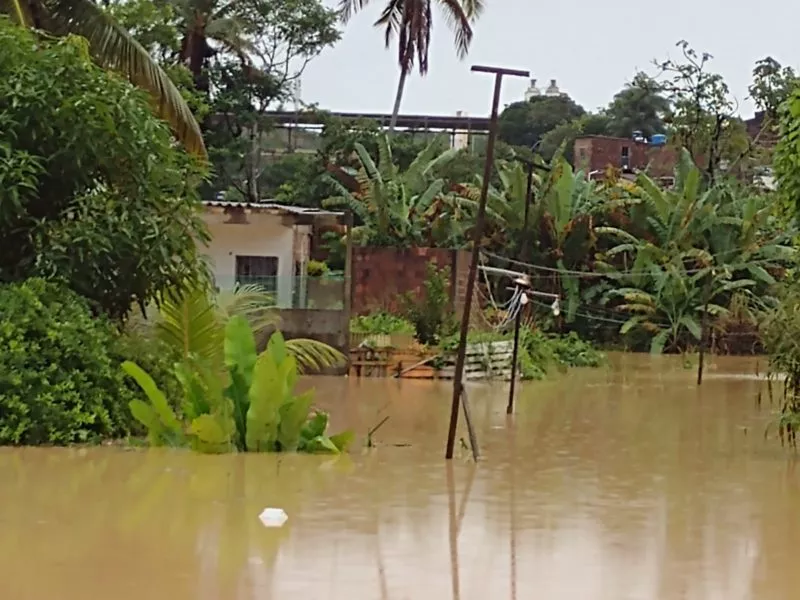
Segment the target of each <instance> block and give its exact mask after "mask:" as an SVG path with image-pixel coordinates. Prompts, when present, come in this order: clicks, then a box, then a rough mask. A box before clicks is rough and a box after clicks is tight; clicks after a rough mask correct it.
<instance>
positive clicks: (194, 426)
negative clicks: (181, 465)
mask: <svg viewBox="0 0 800 600" xmlns="http://www.w3.org/2000/svg"><path fill="white" fill-rule="evenodd" d="M224 345H225V348H224V363H225V372H224V373H219V372H217V371H216V370H215V369H214V368H212V367H211V366H209V365H206V364H204V363H202V362H200V361H197V360H193V361H192V360H188V361H184V362H181V363H178V364H177V365H176V367H175V374H176V377H177V379H178V381H180V383H181V386H182V388H183V392H184V397H183V402H182V404H181V412H182V416H181V417H179V416H178V415H177V414H176V412H175V411H174V410H173V408H172V406H171V405H170V403H169V402H168V400H167V398H166V396H165V394H164V393H163V392H162V391H161V390H160V389H158V387H157V386H156V384H155V383H154V382H153V379H152V378H151V377H150V376H149V375H148V374H147V373H146V372H145V371H144V370H142V369H141V368H140V367H139V366H138V365H136V364H135V363H132V362H126V363H124V364H123V369H124V370H125V372H126V373H127V374H128V375H130V376H131V377H132V378H133V379H134V380H135V381H136V382H137V383H138V384H139V387H141V388H142V390H143V391H144V393H145V394H146V396H147V399H148V400H149V402H145V401H144V400H139V399H137V400H133V401H131V403H130V409H131V412H132V414H133V416H134V417H135V418H136V419H137V420H138V421H140V422H141V423H142V424H143V425H144V426H145V427H146V428H147V432H148V440H149V441H150V443H151V444H152V445H154V446H185V445H189V446H191V447H192V448H193V449H195V450H197V451H199V452H205V453H221V452H231V451H240V452H295V451H298V452H312V453H314V452H328V453H333V454H338V453H340V452H342V451H344V450H345V449H346V448H347V446H348V445H349V444H350V442H351V441H352V438H353V435H352V433H351V432H344V433H340V434H338V435H333V436H328V434H327V428H328V414H327V413H325V412H322V411H319V410H317V411H314V410H312V406H311V404H312V401H313V398H314V392H313V390H309V391H307V392H305V393H302V394H296V393H295V391H294V390H295V386H296V384H297V378H298V370H297V362H296V360H295V358H294V357H293V356H291V355H289V354H288V352H287V350H286V345H285V343H284V341H283V336H281V334H280V333H278V332H276V333H274V334H273V335H272V337H271V338H270V340H269V343H268V344H267V349H266V351H265V352H263V353H262V354H260V355H259V354H258V353H257V352H256V344H255V339H254V336H253V332H252V330H251V329H250V325H249V324H248V322H247V321H246V320H245V319H244V317H240V316H235V317H232V318H231V319H230V320H229V322H228V324H227V325H226V327H225V341H224Z"/></svg>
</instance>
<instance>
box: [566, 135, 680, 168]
mask: <svg viewBox="0 0 800 600" xmlns="http://www.w3.org/2000/svg"><path fill="white" fill-rule="evenodd" d="M677 160H678V152H677V150H676V149H675V148H673V147H671V146H667V145H665V144H661V145H654V144H649V143H647V142H645V141H640V140H634V139H631V138H620V137H609V136H603V135H587V136H583V137H579V138H577V139H576V140H575V168H577V169H581V170H582V171H584V172H585V173H587V174H589V176H590V178H591V179H602V178H603V173H604V172H605V171H606V169H608V168H609V167H613V168H615V169H619V170H620V171H622V173H623V175H624V174H631V175H632V174H634V173H637V172H639V171H645V170H646V171H647V173H648V174H649V175H650V176H651V177H654V178H656V179H670V178H672V175H673V170H674V169H675V164H676V162H677Z"/></svg>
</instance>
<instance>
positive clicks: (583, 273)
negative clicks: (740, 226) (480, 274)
mask: <svg viewBox="0 0 800 600" xmlns="http://www.w3.org/2000/svg"><path fill="white" fill-rule="evenodd" d="M481 252H482V253H483V254H485V255H486V256H488V257H489V258H492V259H494V260H499V261H503V262H506V263H509V264H512V265H516V266H518V267H525V268H527V269H533V270H537V271H546V272H552V273H554V275H552V276H550V277H552V278H554V279H555V278H556V277H557V276H558V275H573V276H576V277H613V276H615V275H624V276H634V275H650V274H652V272H651V271H609V272H605V273H601V272H597V271H573V270H570V269H559V268H557V267H546V266H544V265H535V264H532V263H526V262H522V261H519V260H515V259H513V258H508V257H505V256H500V255H499V254H495V253H493V252H489V251H488V250H481ZM737 252H738V250H737ZM728 253H729V252H723V253H720V254H716V255H714V254H712V255H711V258H712V259H716V258H719V257H720V256H723V255H724V254H728ZM770 262H776V259H772V258H764V259H760V260H754V261H751V262H749V263H747V265H745V266H750V265H753V266H755V265H761V264H766V263H770ZM706 268H708V267H705V268H702V269H687V270H686V271H685V273H686V274H687V275H692V274H695V273H700V272H701V271H704V270H705V269H706ZM537 277H540V278H545V277H546V276H542V275H537Z"/></svg>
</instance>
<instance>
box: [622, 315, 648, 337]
mask: <svg viewBox="0 0 800 600" xmlns="http://www.w3.org/2000/svg"><path fill="white" fill-rule="evenodd" d="M644 319H645V317H643V316H640V315H639V316H635V317H631V318H630V319H628V320H627V321H625V322H624V323H623V324H622V327H620V328H619V332H620V334H622V335H625V334H626V333H628V332H629V331H630V330H631V329H633V328H634V327H635V326H636V325H638V324H639V323H641V322H642V321H644Z"/></svg>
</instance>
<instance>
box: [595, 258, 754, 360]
mask: <svg viewBox="0 0 800 600" xmlns="http://www.w3.org/2000/svg"><path fill="white" fill-rule="evenodd" d="M649 267H650V268H649V273H648V275H647V279H648V281H647V284H646V285H644V286H641V287H622V288H617V289H612V290H610V291H609V292H608V293H607V294H606V300H613V299H619V300H620V301H621V303H620V304H618V305H617V306H616V309H617V310H618V311H620V312H623V313H627V314H629V315H630V317H629V318H628V319H627V321H625V323H623V324H622V326H621V327H620V333H621V334H622V335H625V334H627V333H629V332H631V331H635V330H641V331H644V332H645V333H647V334H648V335H649V336H650V337H651V341H650V352H651V353H653V354H661V353H662V352H663V351H664V350H684V349H685V348H686V347H687V346H688V345H690V344H691V343H697V342H700V341H701V337H702V328H701V319H702V315H703V313H707V314H708V315H709V316H710V317H723V316H726V315H727V314H728V309H727V308H726V307H725V306H724V305H722V304H720V303H718V300H719V299H720V298H724V297H725V294H727V293H729V292H733V291H734V290H747V289H751V288H752V287H753V286H755V285H756V282H755V281H754V280H752V279H733V274H732V272H731V271H730V270H728V269H719V270H717V269H713V268H711V267H709V268H706V269H701V270H699V271H697V272H691V273H690V272H688V271H687V269H686V266H685V261H684V257H678V258H676V259H675V260H672V261H670V262H669V263H667V264H666V265H659V264H656V263H651V264H650V266H649Z"/></svg>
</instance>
